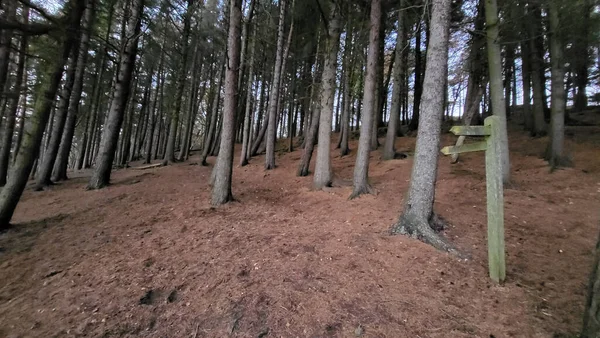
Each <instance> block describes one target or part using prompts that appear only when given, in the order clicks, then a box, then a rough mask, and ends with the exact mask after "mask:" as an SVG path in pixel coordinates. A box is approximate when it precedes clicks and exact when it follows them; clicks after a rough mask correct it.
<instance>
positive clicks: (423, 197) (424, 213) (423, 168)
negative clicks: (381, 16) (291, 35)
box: [391, 0, 452, 250]
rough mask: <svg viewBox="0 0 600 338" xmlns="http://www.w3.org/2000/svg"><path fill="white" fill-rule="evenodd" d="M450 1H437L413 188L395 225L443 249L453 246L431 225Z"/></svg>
mask: <svg viewBox="0 0 600 338" xmlns="http://www.w3.org/2000/svg"><path fill="white" fill-rule="evenodd" d="M450 3H451V1H450V0H433V1H432V5H433V7H432V13H431V38H430V40H429V46H428V47H427V67H426V69H425V78H424V80H423V88H424V90H423V100H422V107H421V108H422V109H421V116H420V118H419V126H418V133H417V143H416V146H415V159H414V163H413V168H412V174H411V178H410V186H409V189H408V194H407V197H406V198H405V202H404V210H403V212H402V214H401V215H400V219H399V220H398V222H397V223H396V224H394V225H393V226H392V229H391V231H392V233H393V234H403V235H407V236H410V237H414V238H418V239H420V240H422V241H424V242H426V243H429V244H431V245H433V246H434V247H436V248H438V249H442V250H451V249H452V247H451V246H450V245H449V244H448V243H447V242H446V241H445V240H444V239H443V238H442V237H441V236H439V235H438V234H437V233H436V232H435V231H434V230H433V228H432V226H431V225H433V224H434V223H435V221H436V220H437V217H436V216H435V214H434V212H433V202H434V199H435V185H436V181H437V165H438V156H439V155H438V153H439V145H440V129H441V122H442V113H443V111H444V92H445V90H446V88H445V85H444V83H445V81H444V80H445V79H444V77H445V76H446V72H447V68H448V42H449V41H448V40H449V25H450Z"/></svg>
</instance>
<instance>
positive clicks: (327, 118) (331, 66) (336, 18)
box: [313, 2, 341, 190]
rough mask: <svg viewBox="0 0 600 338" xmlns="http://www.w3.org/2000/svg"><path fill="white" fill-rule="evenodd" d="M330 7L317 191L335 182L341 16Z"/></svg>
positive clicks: (316, 178) (316, 175) (320, 124)
mask: <svg viewBox="0 0 600 338" xmlns="http://www.w3.org/2000/svg"><path fill="white" fill-rule="evenodd" d="M330 7H331V8H330V12H331V13H330V18H329V23H328V32H327V33H328V38H327V41H326V43H327V47H326V48H327V49H326V51H325V53H326V54H325V65H324V67H323V78H322V79H321V100H320V105H321V116H320V117H319V143H318V145H317V161H316V163H315V175H314V179H313V187H314V188H315V189H316V190H320V189H323V188H325V187H328V186H331V183H332V180H333V172H332V170H331V122H332V118H333V100H334V99H335V87H336V70H337V57H338V51H339V49H340V31H341V15H340V12H339V8H338V5H337V4H336V3H334V2H332V3H331V6H330Z"/></svg>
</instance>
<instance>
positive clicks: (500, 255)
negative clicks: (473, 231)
mask: <svg viewBox="0 0 600 338" xmlns="http://www.w3.org/2000/svg"><path fill="white" fill-rule="evenodd" d="M500 122H501V121H500V119H499V117H498V116H490V117H488V118H486V119H485V122H484V125H483V126H454V127H452V129H450V131H451V132H452V133H453V134H454V135H457V136H461V137H464V136H485V139H486V141H485V142H478V143H469V144H461V145H457V146H448V147H444V148H442V150H441V152H442V153H443V154H444V155H454V154H461V153H466V152H471V151H481V150H485V177H486V186H487V223H488V266H489V273H490V278H491V279H492V280H493V281H494V282H496V283H500V282H503V281H504V279H505V278H506V263H505V259H504V191H503V187H502V157H501V148H500V142H501V133H500V131H501V124H500Z"/></svg>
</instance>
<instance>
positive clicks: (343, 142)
mask: <svg viewBox="0 0 600 338" xmlns="http://www.w3.org/2000/svg"><path fill="white" fill-rule="evenodd" d="M348 27H349V29H348V30H347V31H346V42H345V43H344V54H345V56H344V68H345V72H344V75H343V78H342V81H344V86H343V87H344V93H343V95H342V100H344V109H343V110H342V121H341V124H342V126H341V132H340V140H339V148H340V156H346V155H348V153H349V152H350V148H349V147H348V139H349V134H350V113H351V109H352V108H351V107H350V105H351V103H352V99H351V97H350V83H351V82H350V78H351V77H352V72H353V71H354V61H353V60H352V61H351V59H353V57H352V55H351V54H352V46H351V45H352V36H353V35H354V34H353V31H352V27H351V26H350V25H348Z"/></svg>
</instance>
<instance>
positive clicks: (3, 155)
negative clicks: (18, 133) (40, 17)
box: [0, 3, 29, 187]
mask: <svg viewBox="0 0 600 338" xmlns="http://www.w3.org/2000/svg"><path fill="white" fill-rule="evenodd" d="M8 5H9V6H10V5H11V4H10V3H9V4H8ZM23 22H24V24H28V23H29V8H28V7H25V8H24V9H23ZM28 40H29V39H28V37H27V34H22V35H21V41H20V43H19V61H17V74H16V76H15V84H14V87H13V90H12V93H10V97H9V105H10V107H9V109H8V114H7V115H6V116H5V117H6V121H5V122H4V131H3V134H2V147H1V148H0V186H1V187H3V186H4V185H6V175H7V173H8V165H9V162H10V149H11V148H12V140H13V134H14V129H15V120H16V117H17V111H18V110H19V98H20V97H21V87H22V85H23V74H24V73H25V60H26V59H27V55H26V54H27V47H28V46H27V45H28ZM24 97H27V92H25V94H24ZM26 103H27V102H25V101H24V102H23V104H26ZM24 116H25V114H23V117H24ZM21 119H23V118H21ZM21 124H23V121H21Z"/></svg>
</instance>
